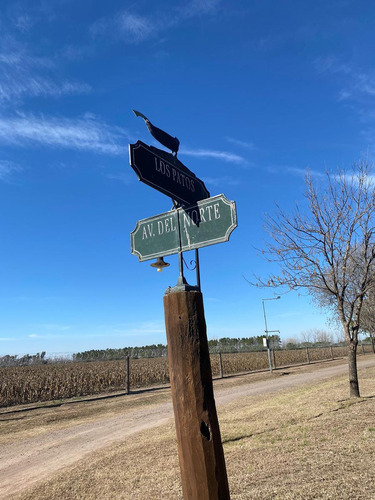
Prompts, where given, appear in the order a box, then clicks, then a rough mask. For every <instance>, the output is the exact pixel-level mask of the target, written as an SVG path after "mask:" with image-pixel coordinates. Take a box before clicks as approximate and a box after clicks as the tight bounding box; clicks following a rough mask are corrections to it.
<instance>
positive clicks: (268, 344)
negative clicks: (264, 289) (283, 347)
mask: <svg viewBox="0 0 375 500" xmlns="http://www.w3.org/2000/svg"><path fill="white" fill-rule="evenodd" d="M279 299H281V297H280V295H278V296H277V297H273V298H270V299H262V305H263V315H264V326H265V327H266V328H265V330H264V332H265V334H266V343H267V354H268V364H269V367H270V372H271V373H272V361H271V351H270V341H269V338H268V337H269V335H268V334H269V333H275V332H278V333H280V330H268V327H267V316H266V307H265V305H264V302H265V301H266V300H279Z"/></svg>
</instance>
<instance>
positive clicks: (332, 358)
mask: <svg viewBox="0 0 375 500" xmlns="http://www.w3.org/2000/svg"><path fill="white" fill-rule="evenodd" d="M330 347H331V358H332V361H333V359H334V358H333V347H332V346H330Z"/></svg>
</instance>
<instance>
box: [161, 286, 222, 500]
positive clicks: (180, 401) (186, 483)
mask: <svg viewBox="0 0 375 500" xmlns="http://www.w3.org/2000/svg"><path fill="white" fill-rule="evenodd" d="M164 312H165V324H166V332H167V341H168V361H169V374H170V380H171V392H172V400H173V409H174V416H175V424H176V435H177V447H178V457H179V462H180V470H181V480H182V491H183V496H184V500H229V498H230V496H229V487H228V479H227V473H226V468H225V460H224V452H223V447H222V443H221V436H220V429H219V423H218V419H217V414H216V406H215V400H214V394H213V386H212V374H211V363H210V357H209V352H208V343H207V334H206V322H205V318H204V309H203V298H202V294H201V293H200V292H198V291H173V289H171V291H170V293H168V291H167V293H166V294H165V295H164Z"/></svg>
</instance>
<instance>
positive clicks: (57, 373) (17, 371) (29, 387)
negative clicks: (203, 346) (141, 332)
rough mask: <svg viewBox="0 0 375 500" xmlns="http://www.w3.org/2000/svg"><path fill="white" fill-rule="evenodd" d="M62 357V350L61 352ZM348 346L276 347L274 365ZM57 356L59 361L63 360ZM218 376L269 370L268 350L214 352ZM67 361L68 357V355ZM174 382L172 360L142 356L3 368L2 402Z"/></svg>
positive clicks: (341, 353)
mask: <svg viewBox="0 0 375 500" xmlns="http://www.w3.org/2000/svg"><path fill="white" fill-rule="evenodd" d="M373 353H374V352H373V346H372V345H371V344H362V345H360V346H359V349H358V356H363V355H368V354H373ZM59 355H61V353H59ZM346 355H347V348H346V347H343V346H326V347H305V348H299V349H276V350H272V351H271V361H272V366H273V368H274V369H277V368H282V367H286V366H292V365H298V364H308V363H314V362H318V361H325V360H333V359H338V358H342V357H345V356H346ZM60 357H61V356H57V357H56V358H55V359H59V358H60ZM210 358H211V366H212V375H213V377H214V378H218V377H225V376H231V375H234V374H238V373H249V372H254V371H257V370H267V369H268V368H269V364H268V355H267V350H262V351H249V352H237V353H233V352H232V353H228V352H226V353H225V352H219V353H215V354H211V355H210ZM64 359H66V358H64ZM161 384H169V370H168V358H167V357H159V358H156V357H155V358H138V359H132V358H130V357H129V356H126V358H125V359H122V360H117V361H93V362H86V363H83V362H75V361H71V360H70V361H69V362H54V363H49V362H47V363H40V364H30V365H27V366H19V365H18V366H6V367H2V368H0V406H2V407H4V406H11V405H17V404H28V403H35V402H39V401H51V400H60V399H64V398H72V397H77V396H78V397H79V396H87V395H94V394H99V393H104V392H105V393H107V392H111V391H124V392H126V393H129V392H130V391H135V390H139V389H146V388H148V387H152V386H155V385H161Z"/></svg>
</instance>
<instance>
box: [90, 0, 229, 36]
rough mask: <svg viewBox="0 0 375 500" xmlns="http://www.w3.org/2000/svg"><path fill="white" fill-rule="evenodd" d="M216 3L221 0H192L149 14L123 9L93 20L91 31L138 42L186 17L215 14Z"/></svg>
mask: <svg viewBox="0 0 375 500" xmlns="http://www.w3.org/2000/svg"><path fill="white" fill-rule="evenodd" d="M219 3H220V0H191V1H190V2H187V3H186V5H184V6H183V7H175V8H172V9H170V10H169V11H157V12H153V13H152V14H148V15H140V14H137V13H134V12H130V11H129V10H123V11H120V12H118V13H117V14H116V15H115V16H113V17H105V18H102V19H99V20H98V21H96V22H95V23H94V24H93V25H92V26H91V28H90V33H91V35H92V36H94V37H98V36H102V37H106V38H107V39H108V38H112V39H117V40H122V41H125V42H127V43H141V42H143V41H145V40H149V39H152V38H154V37H156V36H159V35H160V34H161V33H162V34H163V33H164V32H165V30H167V29H169V28H172V27H176V26H178V25H180V24H181V23H182V22H184V21H185V20H187V19H190V18H194V17H200V16H206V15H212V14H215V13H216V12H217V8H218V5H219ZM155 4H156V5H158V4H157V3H155ZM163 36H164V35H163Z"/></svg>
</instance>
